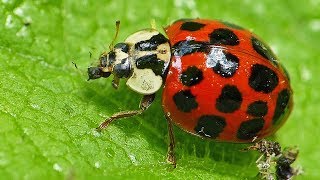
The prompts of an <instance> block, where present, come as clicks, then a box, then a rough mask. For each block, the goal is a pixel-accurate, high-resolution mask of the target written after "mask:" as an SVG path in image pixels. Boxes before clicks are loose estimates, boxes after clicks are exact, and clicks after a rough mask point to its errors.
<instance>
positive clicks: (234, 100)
mask: <svg viewBox="0 0 320 180" xmlns="http://www.w3.org/2000/svg"><path fill="white" fill-rule="evenodd" d="M241 103H242V95H241V93H240V91H239V90H238V88H237V87H236V86H233V85H226V86H224V87H223V88H222V91H221V94H220V96H219V97H218V98H217V100H216V108H217V109H218V110H219V111H220V112H224V113H232V112H234V111H236V110H238V109H239V108H240V106H241Z"/></svg>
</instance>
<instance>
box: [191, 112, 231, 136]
mask: <svg viewBox="0 0 320 180" xmlns="http://www.w3.org/2000/svg"><path fill="white" fill-rule="evenodd" d="M226 125H227V123H226V120H225V119H224V118H223V117H221V116H215V115H204V116H201V117H200V118H199V120H198V123H197V125H196V127H195V128H194V130H195V132H196V133H197V134H199V135H200V136H203V137H206V138H216V137H218V136H219V134H220V133H221V132H222V131H223V129H224V127H226Z"/></svg>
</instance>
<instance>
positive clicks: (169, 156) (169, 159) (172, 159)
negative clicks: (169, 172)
mask: <svg viewBox="0 0 320 180" xmlns="http://www.w3.org/2000/svg"><path fill="white" fill-rule="evenodd" d="M166 119H167V123H168V134H169V141H170V142H169V146H168V152H167V162H168V163H170V164H172V165H173V167H174V168H176V164H177V163H176V157H175V155H174V147H175V141H174V134H173V127H172V121H171V119H170V117H168V116H167V115H166Z"/></svg>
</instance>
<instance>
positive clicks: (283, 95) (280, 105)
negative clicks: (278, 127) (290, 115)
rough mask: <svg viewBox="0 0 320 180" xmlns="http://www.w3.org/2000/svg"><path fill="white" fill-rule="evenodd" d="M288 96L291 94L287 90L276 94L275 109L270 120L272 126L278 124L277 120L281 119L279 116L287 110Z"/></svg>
mask: <svg viewBox="0 0 320 180" xmlns="http://www.w3.org/2000/svg"><path fill="white" fill-rule="evenodd" d="M290 95H291V94H290V91H289V90H288V89H284V90H282V91H281V92H280V93H279V94H278V98H277V103H276V108H275V111H274V115H273V118H272V123H273V124H277V123H278V122H280V121H279V120H280V119H281V116H282V115H283V114H284V113H285V112H286V110H287V109H289V108H288V104H289V100H290Z"/></svg>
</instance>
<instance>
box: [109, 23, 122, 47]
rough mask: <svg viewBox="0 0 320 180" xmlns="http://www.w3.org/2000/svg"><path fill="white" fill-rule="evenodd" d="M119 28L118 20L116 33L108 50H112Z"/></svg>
mask: <svg viewBox="0 0 320 180" xmlns="http://www.w3.org/2000/svg"><path fill="white" fill-rule="evenodd" d="M119 29H120V21H119V20H118V21H116V34H115V35H114V37H113V40H112V41H111V44H110V45H109V50H110V51H112V50H113V46H114V42H115V41H116V39H117V36H118V33H119Z"/></svg>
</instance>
